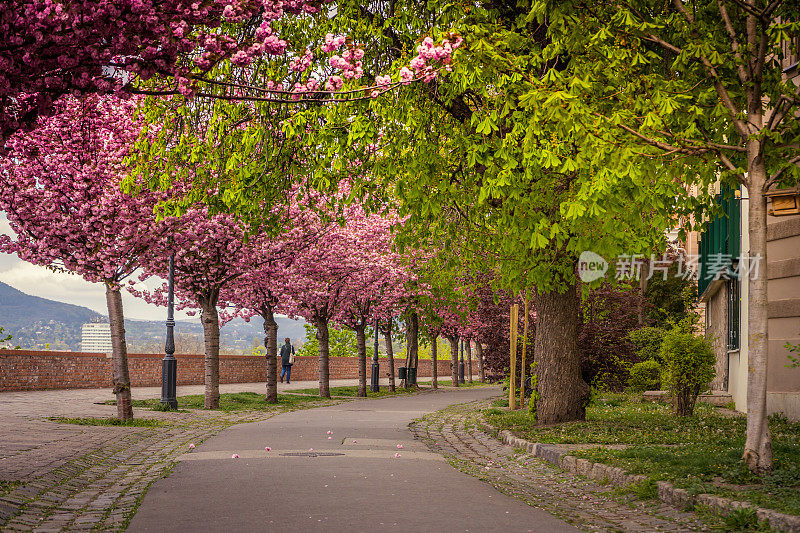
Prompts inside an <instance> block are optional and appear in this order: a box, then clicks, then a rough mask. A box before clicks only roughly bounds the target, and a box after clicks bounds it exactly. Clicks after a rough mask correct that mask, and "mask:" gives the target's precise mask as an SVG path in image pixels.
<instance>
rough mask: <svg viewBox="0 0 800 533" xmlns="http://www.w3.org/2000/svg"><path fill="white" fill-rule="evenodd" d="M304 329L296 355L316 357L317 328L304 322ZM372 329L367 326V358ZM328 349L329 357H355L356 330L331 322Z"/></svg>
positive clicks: (317, 353) (370, 344)
mask: <svg viewBox="0 0 800 533" xmlns="http://www.w3.org/2000/svg"><path fill="white" fill-rule="evenodd" d="M303 327H304V328H305V330H306V338H305V340H304V341H303V346H301V347H300V349H298V350H297V355H304V356H311V357H316V356H318V355H319V341H318V340H317V329H316V328H315V327H314V326H312V325H311V324H304V325H303ZM372 335H373V330H372V328H369V327H368V328H367V331H366V337H367V359H370V358H372V343H371V342H370V340H371V339H372ZM281 344H283V343H282V342H281V339H278V350H279V351H280V348H281ZM328 349H329V350H330V356H331V357H356V356H358V343H357V341H356V332H355V331H353V330H351V329H347V328H345V327H342V326H339V325H338V324H331V325H330V328H329V329H328Z"/></svg>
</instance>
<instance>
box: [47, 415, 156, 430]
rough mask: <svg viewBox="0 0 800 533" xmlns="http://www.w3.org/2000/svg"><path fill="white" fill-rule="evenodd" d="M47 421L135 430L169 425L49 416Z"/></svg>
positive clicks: (139, 420) (144, 421) (148, 420)
mask: <svg viewBox="0 0 800 533" xmlns="http://www.w3.org/2000/svg"><path fill="white" fill-rule="evenodd" d="M48 420H52V421H53V422H58V423H59V424H76V425H78V426H123V427H137V428H142V427H145V428H154V427H163V426H169V425H171V424H170V423H169V422H166V421H164V420H153V419H151V418H132V419H130V420H120V419H119V418H70V417H66V416H51V417H49V418H48Z"/></svg>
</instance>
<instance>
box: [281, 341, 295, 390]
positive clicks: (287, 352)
mask: <svg viewBox="0 0 800 533" xmlns="http://www.w3.org/2000/svg"><path fill="white" fill-rule="evenodd" d="M293 364H294V346H292V344H291V341H290V340H289V337H286V343H285V344H284V345H283V346H281V365H282V366H283V369H282V370H281V383H283V376H286V383H291V379H292V365H293Z"/></svg>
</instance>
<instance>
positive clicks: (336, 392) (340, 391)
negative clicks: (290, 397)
mask: <svg viewBox="0 0 800 533" xmlns="http://www.w3.org/2000/svg"><path fill="white" fill-rule="evenodd" d="M398 383H399V382H398ZM395 391H396V392H389V387H388V386H386V385H381V390H380V391H379V392H370V390H369V385H367V398H384V397H386V396H397V395H398V394H410V393H412V392H416V390H415V389H405V388H403V387H400V386H397V387H395ZM289 392H293V393H296V394H307V395H313V396H316V395H317V394H319V389H318V388H317V387H314V388H310V389H297V390H293V391H289ZM330 392H331V396H347V397H353V398H354V397H355V396H356V394H358V386H357V385H352V386H346V387H331V388H330Z"/></svg>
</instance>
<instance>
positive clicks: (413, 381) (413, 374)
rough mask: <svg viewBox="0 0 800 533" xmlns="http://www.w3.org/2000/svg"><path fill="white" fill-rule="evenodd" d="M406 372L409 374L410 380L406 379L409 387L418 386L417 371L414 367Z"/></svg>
mask: <svg viewBox="0 0 800 533" xmlns="http://www.w3.org/2000/svg"><path fill="white" fill-rule="evenodd" d="M406 372H407V373H408V379H406V382H407V383H408V384H409V385H416V384H417V369H416V368H414V367H409V368H408V370H407V371H406Z"/></svg>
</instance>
